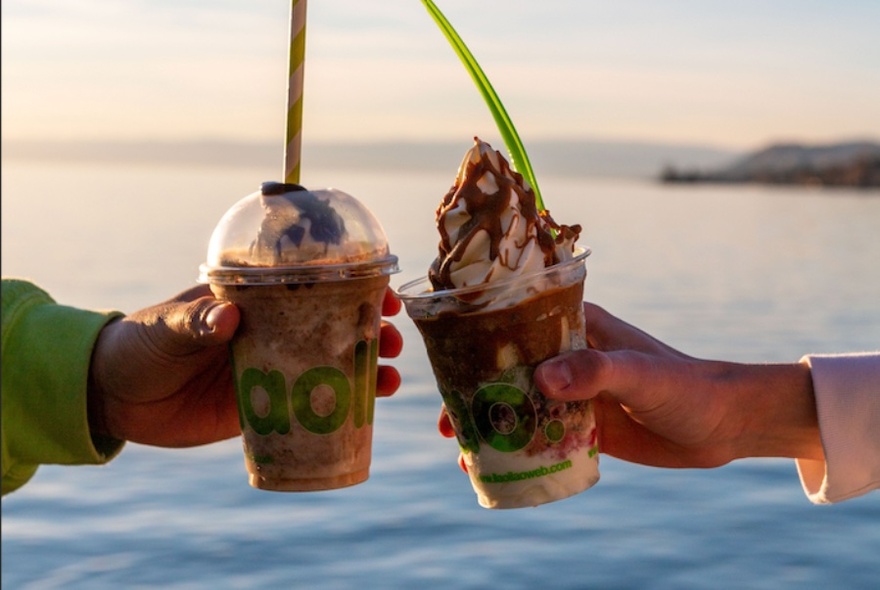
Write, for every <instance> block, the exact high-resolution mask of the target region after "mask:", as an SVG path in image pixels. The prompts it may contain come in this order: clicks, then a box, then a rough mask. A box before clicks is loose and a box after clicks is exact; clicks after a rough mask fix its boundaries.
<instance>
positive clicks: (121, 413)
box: [88, 286, 403, 447]
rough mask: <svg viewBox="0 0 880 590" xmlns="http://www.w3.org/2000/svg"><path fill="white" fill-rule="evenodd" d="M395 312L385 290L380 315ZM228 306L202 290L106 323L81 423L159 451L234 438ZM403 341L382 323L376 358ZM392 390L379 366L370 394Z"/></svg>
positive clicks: (391, 380) (234, 319)
mask: <svg viewBox="0 0 880 590" xmlns="http://www.w3.org/2000/svg"><path fill="white" fill-rule="evenodd" d="M399 311H400V301H398V300H397V299H396V298H395V297H394V295H393V294H392V292H391V290H390V289H389V290H388V291H386V294H385V299H384V301H383V305H382V313H383V315H394V314H396V313H398V312H399ZM238 322H239V312H238V308H236V307H235V305H233V304H231V303H228V302H222V301H219V300H217V299H215V298H214V296H213V295H212V294H211V291H210V289H209V288H208V287H207V286H198V287H194V288H192V289H189V290H188V291H185V292H183V293H181V294H179V295H177V296H176V297H174V298H172V299H169V300H168V301H165V302H163V303H160V304H157V305H154V306H152V307H148V308H146V309H142V310H140V311H137V312H135V313H133V314H130V315H128V316H126V317H124V318H121V319H120V320H117V321H114V322H111V323H110V324H108V325H107V326H106V327H105V328H104V329H103V330H102V331H101V334H100V335H99V337H98V342H97V344H96V346H95V350H94V352H93V355H92V363H91V367H90V369H89V402H88V403H89V423H90V427H91V428H92V432H93V433H94V434H103V435H107V436H111V437H114V438H117V439H122V440H129V441H132V442H137V443H142V444H149V445H155V446H162V447H186V446H194V445H200V444H206V443H211V442H216V441H219V440H223V439H227V438H231V437H233V436H236V435H238V434H240V432H241V431H240V426H239V420H238V408H237V405H236V401H235V393H234V381H233V377H232V368H231V366H230V363H229V349H228V343H229V341H230V340H231V339H232V336H233V334H235V330H236V328H237V327H238ZM402 346H403V339H402V337H401V335H400V333H399V332H398V331H397V329H396V328H395V327H394V326H393V325H392V324H390V323H388V322H386V321H384V320H383V321H382V328H381V331H380V337H379V354H380V356H382V357H386V358H388V357H395V356H397V355H398V354H400V351H401V348H402ZM399 385H400V375H399V374H398V372H397V370H396V369H394V368H393V367H388V366H380V367H379V372H378V383H377V395H379V396H389V395H392V394H393V393H394V392H395V391H396V390H397V388H398V387H399Z"/></svg>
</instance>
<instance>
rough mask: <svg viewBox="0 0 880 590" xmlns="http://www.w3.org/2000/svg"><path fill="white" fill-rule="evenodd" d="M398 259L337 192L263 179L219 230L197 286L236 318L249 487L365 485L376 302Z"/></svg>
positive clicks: (363, 213) (361, 212)
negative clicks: (232, 307)
mask: <svg viewBox="0 0 880 590" xmlns="http://www.w3.org/2000/svg"><path fill="white" fill-rule="evenodd" d="M398 270H399V269H398V265H397V257H396V256H394V255H392V254H391V253H390V251H389V247H388V241H387V239H386V237H385V232H384V231H383V229H382V227H381V225H380V224H379V222H378V220H377V219H376V218H375V217H374V216H373V215H372V213H370V212H369V211H368V210H367V209H366V207H364V206H363V205H362V204H361V203H360V202H359V201H358V200H357V199H355V198H354V197H352V196H351V195H348V194H346V193H344V192H342V191H338V190H335V189H324V190H316V191H308V190H306V189H304V188H303V187H301V186H299V185H292V184H281V183H274V182H267V183H263V185H262V188H261V190H260V191H258V192H255V193H253V194H250V195H248V196H246V197H245V198H243V199H242V200H240V201H239V202H237V203H236V204H235V205H233V206H232V207H231V208H230V209H229V210H228V211H227V212H226V214H225V215H224V216H223V217H222V218H221V219H220V221H219V223H218V224H217V226H216V228H215V230H214V232H213V234H212V236H211V241H210V243H209V246H208V257H207V261H206V263H205V264H203V265H201V267H200V271H201V272H200V276H199V280H200V281H201V282H204V283H208V284H209V285H210V286H211V290H212V291H213V292H214V294H215V295H216V296H217V297H218V298H219V299H224V300H228V301H231V302H233V303H235V304H236V305H237V306H238V308H239V310H240V312H241V322H240V324H239V328H238V330H237V332H236V334H235V337H234V338H233V341H232V343H231V345H230V348H231V355H232V365H233V372H234V377H235V386H236V396H237V401H238V408H239V418H240V422H241V430H242V442H243V446H244V456H245V465H246V468H247V471H248V474H249V482H250V484H251V485H252V486H253V487H255V488H259V489H265V490H278V491H312V490H329V489H336V488H342V487H346V486H350V485H354V484H357V483H361V482H363V481H365V480H366V479H367V478H368V477H369V468H370V461H371V457H372V433H373V408H374V402H375V397H376V375H377V362H378V346H379V345H378V338H379V327H380V321H381V313H382V300H383V298H384V294H385V290H386V288H387V286H388V281H389V275H390V274H392V273H395V272H397V271H398Z"/></svg>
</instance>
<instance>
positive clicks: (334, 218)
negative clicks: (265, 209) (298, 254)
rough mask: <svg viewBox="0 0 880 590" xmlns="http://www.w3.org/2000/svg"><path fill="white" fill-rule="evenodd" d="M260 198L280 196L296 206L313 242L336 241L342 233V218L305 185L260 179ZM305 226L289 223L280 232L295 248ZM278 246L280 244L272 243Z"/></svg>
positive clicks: (304, 230) (334, 242) (299, 242)
mask: <svg viewBox="0 0 880 590" xmlns="http://www.w3.org/2000/svg"><path fill="white" fill-rule="evenodd" d="M260 192H261V193H262V194H263V196H264V197H282V198H284V199H287V200H288V201H289V202H290V203H291V204H293V206H294V207H296V208H297V209H299V211H300V212H301V214H302V217H303V218H304V219H308V220H309V221H310V226H309V235H310V236H311V238H312V239H313V240H315V241H316V242H322V243H324V244H339V243H340V242H342V238H343V237H344V236H345V221H344V220H343V219H342V217H341V216H340V215H339V214H338V213H337V212H336V210H335V209H333V207H331V206H330V205H329V204H328V203H327V202H326V201H322V200H320V199H319V198H318V197H316V196H315V195H314V194H313V193H311V192H309V191H308V190H307V189H306V188H305V187H303V186H301V185H298V184H290V183H281V182H264V183H263V184H262V186H261V188H260ZM305 233H306V228H304V227H302V226H300V225H296V224H295V225H292V226H290V227H289V228H287V229H286V230H285V231H284V235H286V236H287V237H288V238H289V239H290V241H291V242H293V244H294V245H295V246H296V247H297V248H298V247H299V246H300V244H302V240H303V238H304V237H305ZM276 248H278V249H280V248H281V246H280V244H279V245H276Z"/></svg>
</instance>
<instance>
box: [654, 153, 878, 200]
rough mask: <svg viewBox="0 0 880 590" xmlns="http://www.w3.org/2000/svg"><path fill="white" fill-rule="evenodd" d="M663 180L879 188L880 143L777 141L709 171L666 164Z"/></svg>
mask: <svg viewBox="0 0 880 590" xmlns="http://www.w3.org/2000/svg"><path fill="white" fill-rule="evenodd" d="M659 180H660V181H661V182H663V183H677V184H682V183H684V184H698V183H704V184H705V183H713V184H732V183H751V184H768V185H796V186H806V187H848V188H859V189H874V188H880V144H878V143H874V142H869V141H864V142H847V143H837V144H828V145H821V146H806V145H800V144H779V145H773V146H770V147H767V148H764V149H763V150H759V151H757V152H754V153H752V154H749V155H747V156H746V157H744V158H742V159H740V160H739V161H738V162H735V163H733V164H732V165H730V166H728V167H726V168H723V169H718V170H715V171H712V172H699V171H694V170H685V169H679V168H676V167H673V166H667V167H665V168H664V169H663V171H662V172H661V173H660V177H659Z"/></svg>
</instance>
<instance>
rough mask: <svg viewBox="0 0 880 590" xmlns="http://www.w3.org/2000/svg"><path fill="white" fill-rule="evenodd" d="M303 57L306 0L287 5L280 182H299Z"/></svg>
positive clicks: (296, 0)
mask: <svg viewBox="0 0 880 590" xmlns="http://www.w3.org/2000/svg"><path fill="white" fill-rule="evenodd" d="M305 57H306V0H292V4H291V6H290V56H289V59H288V81H287V134H286V136H285V144H284V182H286V183H290V184H299V175H300V165H301V160H302V120H303V81H304V70H305Z"/></svg>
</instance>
